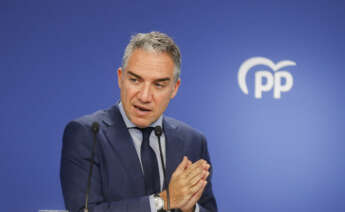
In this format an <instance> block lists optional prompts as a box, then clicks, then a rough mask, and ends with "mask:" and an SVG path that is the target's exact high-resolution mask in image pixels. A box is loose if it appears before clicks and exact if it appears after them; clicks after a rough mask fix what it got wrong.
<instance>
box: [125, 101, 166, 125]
mask: <svg viewBox="0 0 345 212" xmlns="http://www.w3.org/2000/svg"><path fill="white" fill-rule="evenodd" d="M119 109H120V113H121V116H122V118H123V121H124V122H125V124H126V127H127V128H134V127H137V126H135V124H133V123H132V122H131V121H130V120H129V119H128V117H127V115H126V112H125V110H124V109H123V106H122V102H120V103H119ZM162 123H163V114H162V115H161V116H160V117H159V118H158V119H157V120H156V121H155V122H153V123H152V124H151V125H150V127H157V126H160V127H162Z"/></svg>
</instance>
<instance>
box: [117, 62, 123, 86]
mask: <svg viewBox="0 0 345 212" xmlns="http://www.w3.org/2000/svg"><path fill="white" fill-rule="evenodd" d="M122 73H123V72H122V68H121V67H120V68H119V69H117V85H118V86H119V88H121V81H122V77H123V74H122Z"/></svg>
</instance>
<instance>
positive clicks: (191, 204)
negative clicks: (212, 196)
mask: <svg viewBox="0 0 345 212" xmlns="http://www.w3.org/2000/svg"><path fill="white" fill-rule="evenodd" d="M206 185H207V181H204V182H203V184H202V186H201V188H200V189H199V190H198V191H197V192H196V193H195V194H194V195H193V196H192V197H191V198H190V199H189V200H188V201H187V203H186V204H185V205H183V207H182V210H184V209H189V208H192V207H194V205H195V204H196V203H197V202H198V201H199V199H200V197H201V195H202V193H203V192H204V190H205V187H206Z"/></svg>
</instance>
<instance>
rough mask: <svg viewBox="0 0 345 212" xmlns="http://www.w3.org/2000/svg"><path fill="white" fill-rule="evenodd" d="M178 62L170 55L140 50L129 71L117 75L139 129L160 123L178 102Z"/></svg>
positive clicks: (126, 107)
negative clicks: (169, 107)
mask: <svg viewBox="0 0 345 212" xmlns="http://www.w3.org/2000/svg"><path fill="white" fill-rule="evenodd" d="M174 68H175V65H174V62H173V60H172V59H171V57H170V56H169V55H168V54H167V53H156V52H150V51H145V50H142V49H136V50H134V51H133V53H132V55H131V56H130V57H129V59H128V62H127V67H126V70H122V69H121V68H119V70H118V71H117V75H118V84H119V87H120V89H121V102H122V104H123V107H124V110H125V112H126V115H127V117H128V118H129V120H130V121H131V122H132V123H133V124H135V125H136V126H137V127H141V128H144V127H147V126H149V125H150V124H152V123H153V122H154V121H156V120H157V119H158V118H159V117H160V116H161V115H162V113H163V112H164V111H165V109H166V108H167V106H168V104H169V102H170V99H172V98H174V97H175V95H176V93H177V90H178V88H179V86H180V79H179V80H178V81H177V82H175V80H174Z"/></svg>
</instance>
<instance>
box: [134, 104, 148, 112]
mask: <svg viewBox="0 0 345 212" xmlns="http://www.w3.org/2000/svg"><path fill="white" fill-rule="evenodd" d="M134 108H135V109H136V110H137V111H139V112H143V113H148V112H151V111H152V110H151V109H149V108H147V107H143V106H139V105H134Z"/></svg>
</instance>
